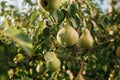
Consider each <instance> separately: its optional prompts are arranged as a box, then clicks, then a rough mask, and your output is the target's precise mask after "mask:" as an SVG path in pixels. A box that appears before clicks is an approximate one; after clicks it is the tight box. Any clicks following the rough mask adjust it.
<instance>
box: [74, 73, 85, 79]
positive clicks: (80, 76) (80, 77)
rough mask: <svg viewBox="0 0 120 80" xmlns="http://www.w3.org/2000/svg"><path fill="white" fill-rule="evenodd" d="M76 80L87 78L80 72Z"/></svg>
mask: <svg viewBox="0 0 120 80" xmlns="http://www.w3.org/2000/svg"><path fill="white" fill-rule="evenodd" d="M75 80H85V79H84V78H83V76H82V75H81V74H78V75H77V77H76V78H75Z"/></svg>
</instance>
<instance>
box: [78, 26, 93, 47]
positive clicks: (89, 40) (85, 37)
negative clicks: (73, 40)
mask: <svg viewBox="0 0 120 80" xmlns="http://www.w3.org/2000/svg"><path fill="white" fill-rule="evenodd" d="M78 43H79V45H80V47H81V48H89V47H92V46H93V43H94V40H93V37H92V36H91V34H90V31H89V30H88V29H87V28H82V35H81V37H80V39H79V41H78Z"/></svg>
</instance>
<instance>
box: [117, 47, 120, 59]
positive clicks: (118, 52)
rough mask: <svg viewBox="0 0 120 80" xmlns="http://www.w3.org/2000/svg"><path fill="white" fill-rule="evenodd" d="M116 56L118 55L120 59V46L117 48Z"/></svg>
mask: <svg viewBox="0 0 120 80" xmlns="http://www.w3.org/2000/svg"><path fill="white" fill-rule="evenodd" d="M116 55H117V57H120V46H119V47H117V49H116Z"/></svg>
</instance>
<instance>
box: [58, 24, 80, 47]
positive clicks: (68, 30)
mask: <svg viewBox="0 0 120 80" xmlns="http://www.w3.org/2000/svg"><path fill="white" fill-rule="evenodd" d="M78 39H79V35H78V33H77V31H76V30H75V29H74V28H73V27H71V26H65V27H64V28H61V29H60V30H59V31H58V33H57V42H58V43H59V44H60V45H62V46H64V47H66V46H73V45H74V44H76V43H77V42H78Z"/></svg>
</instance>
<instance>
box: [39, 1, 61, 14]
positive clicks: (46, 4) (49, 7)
mask: <svg viewBox="0 0 120 80" xmlns="http://www.w3.org/2000/svg"><path fill="white" fill-rule="evenodd" d="M60 2H61V1H60V0H38V4H39V5H41V6H42V7H43V8H44V9H45V10H46V11H49V12H53V11H55V10H58V9H59V7H60Z"/></svg>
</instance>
